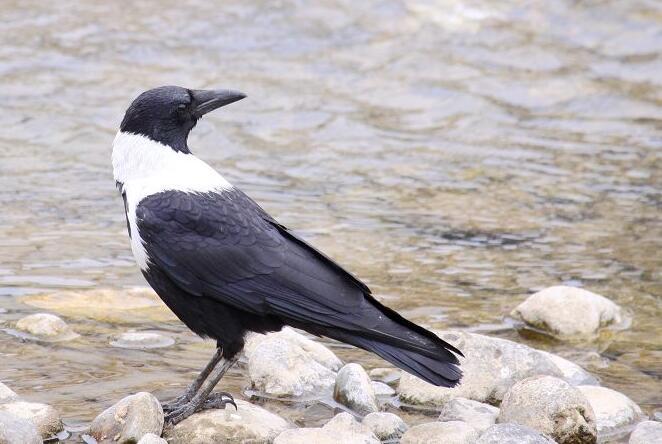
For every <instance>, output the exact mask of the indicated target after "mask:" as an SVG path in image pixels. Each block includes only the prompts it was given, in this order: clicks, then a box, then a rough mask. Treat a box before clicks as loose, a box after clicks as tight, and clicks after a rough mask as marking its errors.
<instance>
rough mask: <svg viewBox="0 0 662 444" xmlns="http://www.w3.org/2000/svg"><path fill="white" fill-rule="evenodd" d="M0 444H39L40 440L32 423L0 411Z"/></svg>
mask: <svg viewBox="0 0 662 444" xmlns="http://www.w3.org/2000/svg"><path fill="white" fill-rule="evenodd" d="M0 443H2V444H41V443H42V438H41V435H40V434H39V431H38V430H37V427H35V425H34V423H33V422H32V421H29V420H27V419H24V418H21V417H19V416H14V415H11V414H9V413H6V412H2V411H0Z"/></svg>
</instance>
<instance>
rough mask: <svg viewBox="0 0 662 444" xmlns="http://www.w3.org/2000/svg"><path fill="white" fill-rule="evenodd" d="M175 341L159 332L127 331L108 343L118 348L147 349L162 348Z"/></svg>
mask: <svg viewBox="0 0 662 444" xmlns="http://www.w3.org/2000/svg"><path fill="white" fill-rule="evenodd" d="M174 343H175V340H174V339H173V338H171V337H168V336H164V335H162V334H159V333H153V332H127V333H122V334H121V335H119V336H118V337H117V339H115V340H114V341H111V342H110V345H112V346H113V347H118V348H130V349H137V350H142V349H148V348H163V347H170V346H171V345H173V344H174Z"/></svg>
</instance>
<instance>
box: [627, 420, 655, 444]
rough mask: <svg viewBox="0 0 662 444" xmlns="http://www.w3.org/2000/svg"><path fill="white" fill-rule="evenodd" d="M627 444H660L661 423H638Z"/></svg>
mask: <svg viewBox="0 0 662 444" xmlns="http://www.w3.org/2000/svg"><path fill="white" fill-rule="evenodd" d="M628 444H662V422H657V421H643V422H640V423H639V424H637V427H635V429H634V431H633V432H632V435H630V441H628Z"/></svg>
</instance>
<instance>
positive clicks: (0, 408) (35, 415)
mask: <svg viewBox="0 0 662 444" xmlns="http://www.w3.org/2000/svg"><path fill="white" fill-rule="evenodd" d="M0 412H4V413H7V414H10V415H13V416H17V417H19V418H23V419H26V420H28V421H30V422H32V423H33V424H34V426H35V427H36V428H37V431H38V432H39V434H40V435H41V436H42V437H43V438H48V437H51V436H53V435H55V434H56V433H58V432H61V431H62V430H63V429H64V426H63V425H62V420H61V419H60V414H59V413H58V411H57V410H55V408H53V407H51V406H50V405H47V404H41V403H38V402H25V401H13V402H8V403H6V404H0Z"/></svg>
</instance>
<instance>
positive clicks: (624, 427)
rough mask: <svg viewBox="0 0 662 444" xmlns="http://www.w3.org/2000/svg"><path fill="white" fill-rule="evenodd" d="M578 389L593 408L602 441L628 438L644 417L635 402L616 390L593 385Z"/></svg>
mask: <svg viewBox="0 0 662 444" xmlns="http://www.w3.org/2000/svg"><path fill="white" fill-rule="evenodd" d="M577 388H578V389H579V390H581V392H582V393H583V394H584V396H586V399H588V402H589V403H590V404H591V407H592V408H593V412H594V413H595V420H596V423H597V427H598V438H599V439H600V441H606V440H614V439H617V438H621V437H624V436H626V435H627V434H628V433H629V432H630V430H631V429H632V426H633V425H634V424H635V423H636V422H638V421H640V420H641V419H642V418H643V416H644V415H643V413H642V411H641V409H640V408H639V406H638V405H637V404H635V403H634V401H632V400H631V399H630V398H628V397H627V396H625V395H624V394H622V393H619V392H617V391H616V390H612V389H608V388H606V387H598V386H593V385H584V386H579V387H577Z"/></svg>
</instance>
